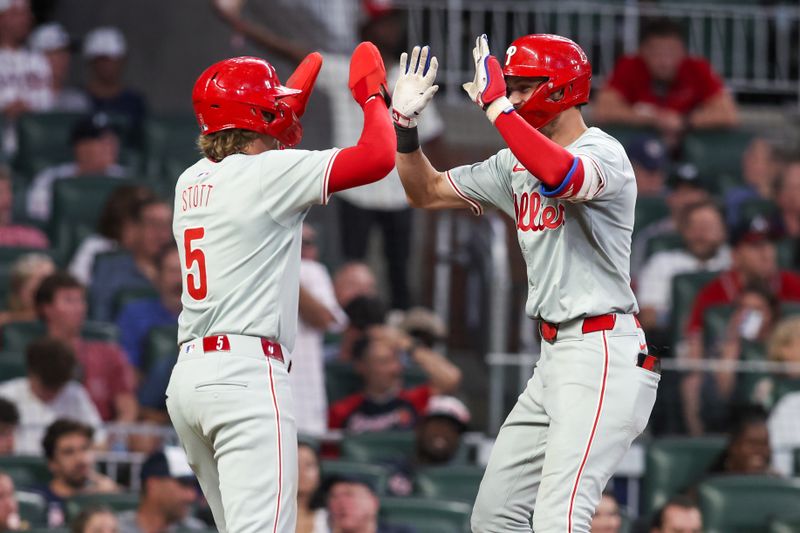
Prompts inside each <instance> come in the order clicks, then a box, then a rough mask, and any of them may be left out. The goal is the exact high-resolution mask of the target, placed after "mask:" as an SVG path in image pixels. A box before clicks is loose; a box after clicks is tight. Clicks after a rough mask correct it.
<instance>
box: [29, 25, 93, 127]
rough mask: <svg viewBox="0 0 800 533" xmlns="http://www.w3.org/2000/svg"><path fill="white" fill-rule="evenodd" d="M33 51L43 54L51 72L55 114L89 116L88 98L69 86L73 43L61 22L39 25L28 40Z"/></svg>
mask: <svg viewBox="0 0 800 533" xmlns="http://www.w3.org/2000/svg"><path fill="white" fill-rule="evenodd" d="M28 45H29V47H30V49H31V50H32V51H34V52H38V53H40V54H43V55H44V57H45V58H47V62H48V63H49V64H50V71H51V73H52V78H51V88H52V91H53V108H52V110H53V111H65V112H72V113H86V112H88V111H89V98H87V96H86V93H85V92H83V91H82V90H80V89H78V88H77V87H70V86H68V85H67V84H68V83H69V70H70V64H71V63H72V42H71V39H70V37H69V34H68V33H67V30H65V29H64V27H63V26H62V25H61V24H59V23H58V22H50V23H47V24H42V25H41V26H38V27H37V28H36V29H35V30H33V33H31V36H30V38H29V39H28Z"/></svg>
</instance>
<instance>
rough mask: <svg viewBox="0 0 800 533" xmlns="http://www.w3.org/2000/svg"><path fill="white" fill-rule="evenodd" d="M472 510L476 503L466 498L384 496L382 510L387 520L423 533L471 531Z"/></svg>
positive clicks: (383, 516) (382, 515) (382, 514)
mask: <svg viewBox="0 0 800 533" xmlns="http://www.w3.org/2000/svg"><path fill="white" fill-rule="evenodd" d="M471 512H472V506H471V505H470V504H468V503H464V502H454V501H447V500H433V499H429V498H381V510H380V514H381V517H382V518H383V519H384V520H385V521H386V522H387V523H389V524H405V525H409V526H412V527H414V528H416V529H417V530H418V531H419V532H421V533H422V532H424V533H428V532H430V533H434V532H437V533H438V532H440V531H453V532H464V531H469V530H470V527H469V517H470V514H471ZM434 527H435V528H436V529H434Z"/></svg>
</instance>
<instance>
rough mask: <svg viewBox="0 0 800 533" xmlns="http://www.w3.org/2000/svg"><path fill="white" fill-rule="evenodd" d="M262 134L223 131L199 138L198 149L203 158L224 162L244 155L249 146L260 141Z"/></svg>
mask: <svg viewBox="0 0 800 533" xmlns="http://www.w3.org/2000/svg"><path fill="white" fill-rule="evenodd" d="M260 136H261V134H260V133H256V132H255V131H250V130H240V129H233V130H223V131H218V132H215V133H209V134H208V135H200V137H198V138H197V147H198V148H199V149H200V153H202V154H203V156H205V157H207V158H209V159H210V160H212V161H222V160H223V159H225V158H226V157H228V156H229V155H232V154H239V153H242V152H243V151H244V150H245V148H247V146H248V145H249V144H250V143H251V142H253V141H255V140H256V139H258V138H259V137H260Z"/></svg>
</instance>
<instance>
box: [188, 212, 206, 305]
mask: <svg viewBox="0 0 800 533" xmlns="http://www.w3.org/2000/svg"><path fill="white" fill-rule="evenodd" d="M205 234H206V230H205V228H187V229H186V231H184V232H183V249H184V252H185V254H184V255H185V258H186V270H191V269H192V265H194V263H197V270H198V275H197V278H195V275H194V274H192V273H191V272H189V273H188V274H186V290H187V292H188V293H189V296H191V297H192V299H193V300H203V299H205V297H206V295H208V282H207V280H206V255H205V254H204V253H203V250H201V249H200V248H199V247H197V248H194V249H192V241H196V240H200V239H202V238H203V237H204V236H205ZM196 281H197V282H196Z"/></svg>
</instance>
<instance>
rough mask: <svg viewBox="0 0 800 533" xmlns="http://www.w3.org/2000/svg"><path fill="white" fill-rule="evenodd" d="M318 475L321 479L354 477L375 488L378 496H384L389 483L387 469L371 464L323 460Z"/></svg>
mask: <svg viewBox="0 0 800 533" xmlns="http://www.w3.org/2000/svg"><path fill="white" fill-rule="evenodd" d="M320 473H321V474H322V477H323V479H324V478H330V477H332V476H355V477H357V478H359V479H363V480H365V481H367V482H368V483H369V484H370V485H372V486H373V487H374V488H375V491H376V492H377V493H378V495H383V494H386V492H387V491H386V489H387V486H388V483H389V469H388V468H387V467H385V466H382V465H377V464H373V463H364V462H359V461H347V460H329V459H323V460H322V461H321V462H320Z"/></svg>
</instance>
